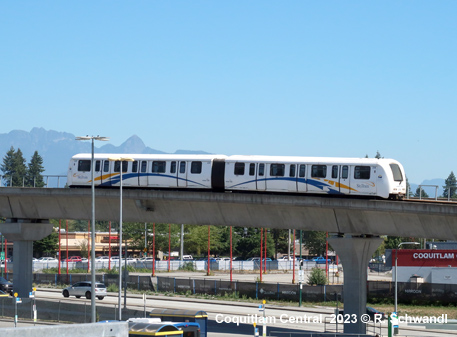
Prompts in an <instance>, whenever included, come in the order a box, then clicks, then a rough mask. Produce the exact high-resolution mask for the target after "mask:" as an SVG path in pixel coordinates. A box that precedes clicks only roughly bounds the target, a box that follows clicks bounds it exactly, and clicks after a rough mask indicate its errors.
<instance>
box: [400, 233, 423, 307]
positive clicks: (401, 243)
mask: <svg viewBox="0 0 457 337" xmlns="http://www.w3.org/2000/svg"><path fill="white" fill-rule="evenodd" d="M402 245H420V243H419V242H400V244H399V245H398V247H397V249H396V250H395V313H396V314H397V315H398V312H397V300H398V297H397V296H398V295H397V293H398V288H397V279H398V275H397V271H398V269H397V260H398V253H397V252H398V250H399V249H400V247H401V246H402Z"/></svg>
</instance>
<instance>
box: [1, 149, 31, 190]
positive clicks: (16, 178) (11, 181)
mask: <svg viewBox="0 0 457 337" xmlns="http://www.w3.org/2000/svg"><path fill="white" fill-rule="evenodd" d="M1 170H2V172H3V183H4V184H5V185H8V186H23V184H24V181H25V175H26V173H27V166H26V165H25V159H24V156H23V155H22V151H21V149H17V151H15V150H14V147H12V146H11V148H10V150H9V151H8V152H7V153H6V156H5V157H4V158H3V165H1Z"/></svg>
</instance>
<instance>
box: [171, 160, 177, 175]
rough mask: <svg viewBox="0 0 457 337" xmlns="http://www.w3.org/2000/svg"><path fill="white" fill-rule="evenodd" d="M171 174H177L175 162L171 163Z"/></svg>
mask: <svg viewBox="0 0 457 337" xmlns="http://www.w3.org/2000/svg"><path fill="white" fill-rule="evenodd" d="M170 173H176V162H175V161H172V162H171V165H170Z"/></svg>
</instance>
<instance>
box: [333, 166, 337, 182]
mask: <svg viewBox="0 0 457 337" xmlns="http://www.w3.org/2000/svg"><path fill="white" fill-rule="evenodd" d="M332 178H333V179H336V178H338V166H337V165H333V166H332Z"/></svg>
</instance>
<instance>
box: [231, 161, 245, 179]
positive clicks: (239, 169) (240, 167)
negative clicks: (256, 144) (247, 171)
mask: <svg viewBox="0 0 457 337" xmlns="http://www.w3.org/2000/svg"><path fill="white" fill-rule="evenodd" d="M233 173H234V174H235V175H236V176H242V175H244V163H235V169H234V172H233Z"/></svg>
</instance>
